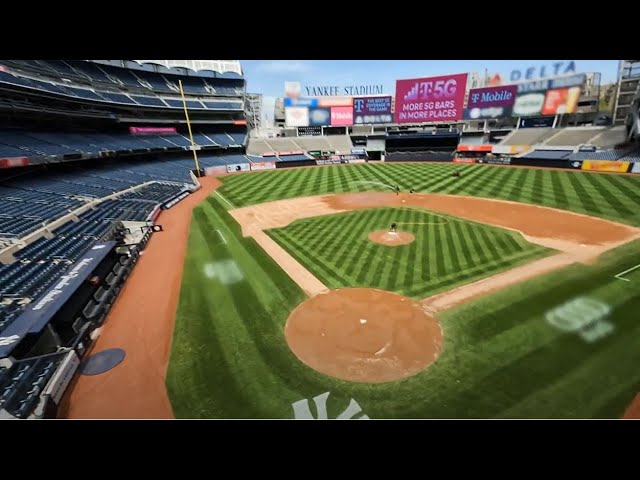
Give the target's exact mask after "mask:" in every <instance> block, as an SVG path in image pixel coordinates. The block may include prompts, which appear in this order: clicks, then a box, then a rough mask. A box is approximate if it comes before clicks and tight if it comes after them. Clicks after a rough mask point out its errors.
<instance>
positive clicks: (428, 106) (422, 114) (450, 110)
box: [394, 73, 467, 123]
mask: <svg viewBox="0 0 640 480" xmlns="http://www.w3.org/2000/svg"><path fill="white" fill-rule="evenodd" d="M466 86H467V74H466V73H462V74H458V75H444V76H441V77H429V78H412V79H409V80H397V81H396V102H395V114H394V119H395V122H396V123H428V122H433V123H435V122H451V121H457V120H460V119H461V118H462V113H463V106H464V97H465V91H466Z"/></svg>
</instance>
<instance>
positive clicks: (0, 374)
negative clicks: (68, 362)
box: [0, 353, 66, 418]
mask: <svg viewBox="0 0 640 480" xmlns="http://www.w3.org/2000/svg"><path fill="white" fill-rule="evenodd" d="M65 355H66V353H54V354H52V355H46V356H42V357H37V358H30V359H27V360H22V361H18V362H16V363H14V364H13V365H11V367H10V368H6V367H0V409H4V410H6V411H7V412H9V413H10V414H11V415H13V416H14V417H16V418H27V417H28V416H29V415H31V413H32V412H33V410H34V409H35V408H36V406H37V404H38V403H39V401H40V394H41V393H42V392H43V390H44V389H45V387H46V386H47V384H48V383H49V380H51V377H52V376H53V374H54V373H55V372H56V369H57V368H58V366H59V365H60V363H61V362H62V360H63V359H64V357H65Z"/></svg>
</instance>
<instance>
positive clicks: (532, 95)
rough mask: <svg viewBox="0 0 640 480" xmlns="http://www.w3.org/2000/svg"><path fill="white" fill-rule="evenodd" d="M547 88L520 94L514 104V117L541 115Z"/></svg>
mask: <svg viewBox="0 0 640 480" xmlns="http://www.w3.org/2000/svg"><path fill="white" fill-rule="evenodd" d="M545 94H546V90H540V91H537V92H528V93H522V94H519V95H518V97H517V98H516V101H515V103H514V104H513V112H512V115H513V116H514V117H527V116H536V115H540V112H542V107H543V106H544V99H545Z"/></svg>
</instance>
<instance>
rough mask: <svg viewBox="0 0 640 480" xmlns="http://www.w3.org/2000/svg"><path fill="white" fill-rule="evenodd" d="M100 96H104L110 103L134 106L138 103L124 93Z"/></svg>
mask: <svg viewBox="0 0 640 480" xmlns="http://www.w3.org/2000/svg"><path fill="white" fill-rule="evenodd" d="M100 95H102V96H103V97H104V98H106V99H107V100H109V101H110V102H115V103H128V104H132V105H133V104H135V103H136V102H134V101H133V100H132V99H131V98H129V97H128V96H126V95H125V94H123V93H110V92H100Z"/></svg>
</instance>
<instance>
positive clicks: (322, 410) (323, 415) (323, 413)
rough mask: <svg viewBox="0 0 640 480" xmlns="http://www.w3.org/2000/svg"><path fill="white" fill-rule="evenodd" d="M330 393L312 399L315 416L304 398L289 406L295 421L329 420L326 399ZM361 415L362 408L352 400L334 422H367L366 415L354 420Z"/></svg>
mask: <svg viewBox="0 0 640 480" xmlns="http://www.w3.org/2000/svg"><path fill="white" fill-rule="evenodd" d="M329 395H330V392H325V393H322V394H320V395H318V396H315V397H313V403H314V404H315V407H316V413H317V416H315V417H314V416H313V413H311V408H310V407H311V405H310V403H309V400H307V399H306V398H305V399H304V400H299V401H297V402H294V403H292V404H291V406H292V407H293V415H294V419H295V420H329V416H328V414H327V399H328V398H329ZM360 413H362V408H361V407H360V405H358V402H356V401H355V400H354V399H353V398H352V399H351V401H350V402H349V406H348V407H347V408H345V409H344V410H343V411H342V413H340V414H339V415H338V416H337V417H335V420H351V419H355V420H369V417H368V416H367V415H366V414H363V415H361V416H359V417H358V418H355V417H356V416H357V415H359V414H360Z"/></svg>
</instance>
